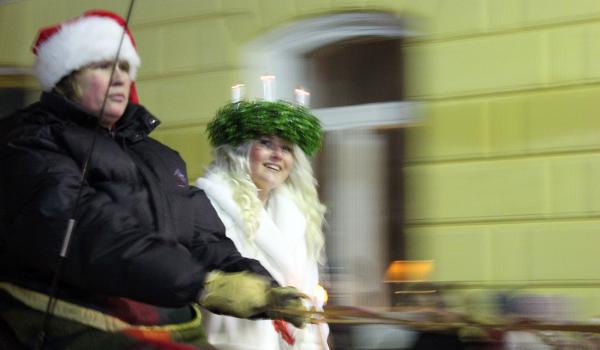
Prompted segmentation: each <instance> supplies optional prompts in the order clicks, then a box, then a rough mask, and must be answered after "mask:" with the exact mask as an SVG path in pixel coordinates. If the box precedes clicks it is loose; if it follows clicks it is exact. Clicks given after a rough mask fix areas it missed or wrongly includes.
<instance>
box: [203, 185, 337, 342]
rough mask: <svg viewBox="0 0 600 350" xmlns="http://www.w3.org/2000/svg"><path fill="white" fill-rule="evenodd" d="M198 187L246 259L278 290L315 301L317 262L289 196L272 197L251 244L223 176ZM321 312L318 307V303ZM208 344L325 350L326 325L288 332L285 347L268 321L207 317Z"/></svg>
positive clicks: (277, 194)
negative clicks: (309, 251)
mask: <svg viewBox="0 0 600 350" xmlns="http://www.w3.org/2000/svg"><path fill="white" fill-rule="evenodd" d="M196 185H197V186H198V187H199V188H201V189H202V190H204V191H205V192H206V195H207V196H208V198H209V199H210V201H211V203H212V205H213V206H214V207H215V209H216V211H217V213H218V214H219V217H220V218H221V220H222V221H223V224H224V225H225V227H226V234H227V236H228V237H229V238H230V239H231V240H232V241H233V242H234V243H235V246H236V247H237V249H238V250H239V251H240V253H241V254H242V255H243V256H244V257H248V258H252V259H256V260H258V261H260V263H261V264H262V265H263V266H264V267H265V268H266V269H267V270H268V271H269V272H270V273H271V275H272V276H273V277H274V278H275V280H277V282H279V284H280V285H282V286H294V287H296V288H298V289H299V290H300V291H302V292H303V293H305V294H307V295H309V296H311V297H313V296H315V295H316V291H317V285H318V283H319V272H318V267H317V262H316V260H315V259H314V258H311V257H309V255H308V254H307V249H306V235H305V231H306V219H305V217H304V215H303V214H302V212H301V211H300V210H299V209H298V207H297V206H296V204H295V203H294V202H293V201H292V200H291V198H290V195H289V192H288V191H287V190H286V189H285V188H283V187H280V188H278V189H277V190H274V191H271V193H270V197H269V201H268V205H267V208H266V209H261V214H260V226H259V228H258V230H257V232H256V233H255V236H254V241H253V242H251V241H250V240H249V239H248V236H247V235H246V233H245V232H244V227H245V225H244V223H243V220H242V217H241V214H240V213H241V209H240V207H239V206H238V204H237V203H236V202H235V201H234V200H233V196H232V189H231V187H230V186H229V183H228V182H227V181H226V180H225V179H224V177H223V175H222V174H219V173H209V174H208V175H207V176H206V177H203V178H199V179H198V180H197V181H196ZM317 304H319V305H317V307H318V308H319V309H321V307H322V301H321V302H317ZM203 323H204V324H205V329H206V332H207V334H208V341H209V343H211V344H212V345H214V346H216V347H217V348H219V349H224V350H229V349H245V350H246V349H257V350H258V349H260V350H278V349H306V350H309V349H315V350H317V349H319V350H322V349H328V347H327V344H326V339H327V335H328V332H329V328H328V327H327V325H326V324H320V325H312V324H307V325H305V327H304V328H303V329H298V328H295V327H294V326H293V325H291V324H289V325H288V327H289V329H290V331H291V332H292V334H293V336H294V338H295V344H294V345H293V346H290V345H288V344H287V343H286V342H284V341H283V339H282V337H281V336H280V334H278V333H277V332H276V331H275V328H274V326H273V322H272V321H271V320H245V319H239V318H234V317H229V316H222V315H216V314H212V313H207V314H206V315H205V317H204V319H203Z"/></svg>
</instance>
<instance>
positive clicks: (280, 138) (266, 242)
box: [196, 101, 328, 350]
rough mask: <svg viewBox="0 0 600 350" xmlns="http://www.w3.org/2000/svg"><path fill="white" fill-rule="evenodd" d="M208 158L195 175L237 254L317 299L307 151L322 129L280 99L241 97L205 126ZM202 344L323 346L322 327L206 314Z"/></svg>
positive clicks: (315, 216)
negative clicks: (202, 173)
mask: <svg viewBox="0 0 600 350" xmlns="http://www.w3.org/2000/svg"><path fill="white" fill-rule="evenodd" d="M208 133H209V137H210V140H211V142H212V144H213V146H214V147H215V149H214V152H213V154H214V162H213V163H212V164H211V166H210V167H209V169H208V171H207V174H206V176H205V177H202V178H200V179H198V180H197V183H196V184H197V186H198V187H200V188H201V189H202V190H204V191H205V192H206V194H207V196H208V198H209V199H210V201H211V203H212V204H213V206H214V207H215V209H216V210H217V213H218V215H219V217H220V218H221V220H222V221H223V223H224V224H225V227H226V235H227V236H228V237H229V238H230V239H231V240H232V241H233V242H234V244H235V246H236V247H237V249H238V250H239V251H240V253H241V254H242V255H243V256H245V257H248V258H252V259H256V260H258V261H260V263H261V264H262V265H263V266H264V267H265V268H266V269H267V270H268V271H269V273H270V274H271V275H272V276H273V277H274V278H275V279H276V280H277V282H278V283H279V284H280V285H291V286H294V287H296V288H298V289H299V290H300V291H302V292H303V293H305V294H306V295H307V296H309V297H310V299H311V303H313V304H316V306H317V307H318V308H321V307H322V300H318V298H317V297H316V295H317V294H318V293H317V291H318V290H317V288H318V283H319V272H318V264H319V263H322V262H323V260H324V252H323V248H324V239H323V233H322V230H321V226H322V224H323V215H324V213H325V207H324V206H323V205H322V204H321V203H320V201H319V199H318V196H317V191H316V181H315V179H314V177H313V173H312V168H311V165H310V162H309V160H308V158H307V156H310V155H313V154H314V153H315V152H316V151H317V149H318V147H319V145H320V138H321V127H320V124H319V122H318V120H317V119H316V118H315V117H314V116H313V115H312V114H310V112H309V111H308V110H307V109H305V108H303V107H299V106H295V105H291V104H288V103H285V102H268V101H241V102H238V103H234V104H230V105H228V106H226V107H224V108H223V109H221V110H220V111H219V112H218V113H217V116H216V117H215V119H214V120H213V121H212V122H211V123H210V124H209V127H208ZM205 320H206V331H207V333H208V339H209V342H210V343H211V344H213V345H215V346H216V347H218V348H219V349H261V350H265V349H266V350H269V349H287V348H290V349H327V342H326V340H327V334H328V328H327V326H326V325H325V324H321V325H307V326H305V327H304V328H302V329H300V328H295V327H293V326H292V325H289V324H286V323H283V322H273V321H270V320H242V319H236V318H232V317H228V316H221V315H215V314H209V315H208V317H207V318H206V319H205Z"/></svg>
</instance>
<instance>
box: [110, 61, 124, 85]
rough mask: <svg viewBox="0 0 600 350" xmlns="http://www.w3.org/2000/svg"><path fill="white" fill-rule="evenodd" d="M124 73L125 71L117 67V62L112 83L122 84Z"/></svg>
mask: <svg viewBox="0 0 600 350" xmlns="http://www.w3.org/2000/svg"><path fill="white" fill-rule="evenodd" d="M126 74H127V72H125V71H124V70H122V69H121V68H119V65H118V64H117V65H116V66H115V69H114V72H113V84H122V83H123V82H124V80H125V75H126Z"/></svg>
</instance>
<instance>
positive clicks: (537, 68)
mask: <svg viewBox="0 0 600 350" xmlns="http://www.w3.org/2000/svg"><path fill="white" fill-rule="evenodd" d="M127 4H128V2H127V1H122V0H108V1H107V0H102V1H100V0H22V1H17V2H9V3H5V4H2V5H0V66H16V67H25V68H27V67H30V66H31V64H32V62H33V56H32V54H31V52H30V50H29V48H30V45H31V43H32V41H33V38H34V36H35V33H36V30H37V28H39V27H41V26H45V25H48V24H52V23H55V22H58V21H61V20H64V19H65V18H68V17H72V16H75V15H78V14H80V13H81V12H83V11H84V10H85V9H89V8H97V7H102V8H108V9H111V10H114V11H116V12H119V13H121V14H125V12H126V8H127ZM349 10H351V11H356V10H365V11H371V10H380V11H388V12H392V13H395V14H397V15H398V16H401V17H407V18H410V19H413V20H415V23H416V24H417V28H413V29H416V30H417V31H419V32H420V33H421V35H419V36H417V37H413V38H411V39H410V40H408V42H407V43H406V46H405V54H406V57H407V67H406V73H407V75H408V77H409V78H408V79H409V80H408V88H407V93H408V98H409V99H410V100H417V101H422V102H423V104H424V110H425V113H424V116H423V123H422V125H421V126H419V127H414V128H409V129H407V138H408V142H407V159H408V162H407V166H406V169H405V174H406V190H407V198H406V207H407V218H406V220H407V228H406V235H407V239H408V249H409V250H408V253H409V256H410V257H412V258H418V259H434V260H435V266H436V268H435V272H434V275H433V279H434V280H436V281H441V282H455V281H459V282H465V281H471V282H480V283H488V284H490V285H494V284H495V283H508V284H510V283H514V284H530V285H531V286H532V287H535V286H536V285H538V284H541V283H542V282H544V283H545V282H548V281H554V282H552V283H555V284H556V286H557V287H556V288H555V289H550V292H551V293H553V292H556V293H563V292H564V291H565V290H567V291H569V292H570V293H572V294H573V295H577V296H578V297H579V298H580V300H583V302H584V303H585V305H586V310H584V311H583V314H584V315H585V316H590V315H592V314H596V315H598V314H600V297H599V296H598V293H597V292H596V291H597V288H583V287H580V286H579V285H580V282H582V281H583V282H585V283H588V282H590V281H592V282H593V281H599V280H600V268H598V267H597V266H596V263H595V257H596V256H597V255H598V253H599V252H600V184H597V182H598V179H599V178H600V118H598V116H597V114H598V113H597V111H598V110H599V108H598V107H599V106H600V84H599V82H600V1H598V0H387V1H386V0H329V1H322V0H253V1H244V0H202V1H195V0H138V1H137V2H136V5H135V8H134V10H133V16H132V19H131V28H132V32H133V34H134V36H135V38H136V40H137V42H138V45H139V47H140V54H141V57H142V61H143V63H142V68H141V70H140V75H139V79H138V87H139V92H140V98H141V102H142V103H143V104H144V105H146V106H147V107H148V108H149V110H151V111H153V113H155V114H156V115H157V116H158V117H159V118H160V119H161V120H162V121H163V125H162V126H161V128H159V130H158V131H157V132H156V134H155V136H156V137H157V138H159V139H160V140H162V141H164V142H166V143H167V144H169V145H171V146H172V147H174V148H175V149H177V150H179V151H180V153H181V154H182V155H183V157H184V158H185V159H186V161H187V162H188V165H189V169H188V171H189V175H190V178H192V179H193V178H195V177H196V176H199V175H200V174H201V173H202V170H203V168H204V167H205V166H206V165H207V164H208V163H209V161H210V148H209V145H208V143H207V140H206V135H205V134H204V127H205V124H206V122H207V121H208V120H209V119H210V118H211V117H212V115H213V113H214V112H215V110H216V109H217V108H218V107H219V106H221V105H222V104H224V103H225V102H227V100H228V99H229V87H230V86H231V84H232V82H235V81H238V80H239V79H240V77H241V74H240V70H241V69H242V68H243V67H244V62H241V61H240V49H241V46H242V45H243V44H245V43H247V42H249V41H250V40H253V39H256V38H257V37H259V36H260V35H261V34H263V33H266V32H267V31H269V30H271V29H274V28H277V27H278V26H280V25H282V24H286V23H289V22H291V21H294V20H299V19H304V18H307V17H311V16H318V15H321V14H326V13H330V12H338V11H349ZM565 288H567V289H565Z"/></svg>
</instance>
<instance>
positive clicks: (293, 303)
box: [266, 287, 309, 328]
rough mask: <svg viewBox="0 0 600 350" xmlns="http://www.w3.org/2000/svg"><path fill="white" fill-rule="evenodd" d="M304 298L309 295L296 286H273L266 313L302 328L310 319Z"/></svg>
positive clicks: (272, 317) (275, 318)
mask: <svg viewBox="0 0 600 350" xmlns="http://www.w3.org/2000/svg"><path fill="white" fill-rule="evenodd" d="M302 298H307V296H306V295H305V294H303V293H301V292H300V291H299V290H298V289H296V288H294V287H275V288H271V290H270V291H269V308H268V309H267V310H266V314H267V316H268V317H269V318H271V319H274V320H284V321H287V322H289V323H291V324H293V325H294V326H296V327H298V328H302V327H304V324H305V323H306V322H308V319H309V317H308V315H307V314H306V307H304V305H303V304H302Z"/></svg>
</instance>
